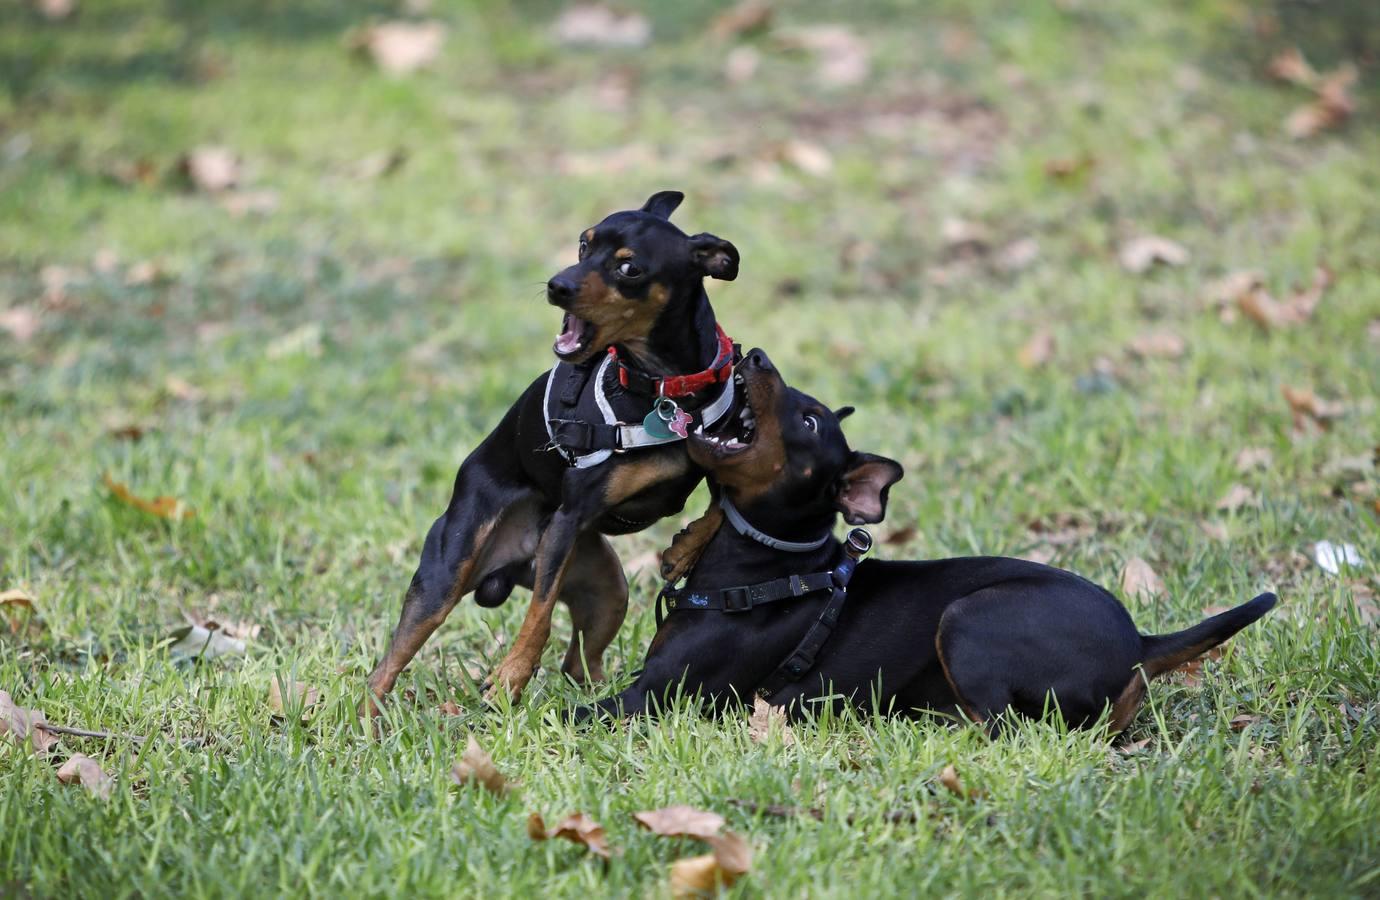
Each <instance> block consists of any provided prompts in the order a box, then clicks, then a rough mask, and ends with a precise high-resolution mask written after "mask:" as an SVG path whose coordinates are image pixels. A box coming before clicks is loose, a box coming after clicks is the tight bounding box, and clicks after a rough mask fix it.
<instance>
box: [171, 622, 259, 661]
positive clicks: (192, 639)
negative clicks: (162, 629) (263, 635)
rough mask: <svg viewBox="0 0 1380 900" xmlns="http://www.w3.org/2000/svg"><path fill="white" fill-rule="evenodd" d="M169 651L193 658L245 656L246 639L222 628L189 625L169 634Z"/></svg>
mask: <svg viewBox="0 0 1380 900" xmlns="http://www.w3.org/2000/svg"><path fill="white" fill-rule="evenodd" d="M167 641H168V652H169V653H172V654H174V655H176V656H185V657H189V658H191V659H215V658H216V657H218V656H227V655H228V656H243V655H244V651H245V645H244V641H241V640H238V639H237V638H232V637H230V636H229V635H228V634H226V633H225V632H223V631H220V630H218V629H217V630H213V629H210V628H202V627H201V626H200V625H188V626H187V627H186V628H178V629H176V630H174V631H173V633H172V634H170V635H168V637H167Z"/></svg>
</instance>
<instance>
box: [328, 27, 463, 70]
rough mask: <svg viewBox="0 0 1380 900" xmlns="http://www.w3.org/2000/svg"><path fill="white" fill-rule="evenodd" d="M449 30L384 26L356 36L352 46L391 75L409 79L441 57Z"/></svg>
mask: <svg viewBox="0 0 1380 900" xmlns="http://www.w3.org/2000/svg"><path fill="white" fill-rule="evenodd" d="M445 42H446V26H444V25H442V24H441V23H440V22H382V23H380V24H378V25H371V26H369V27H368V28H364V29H361V30H360V31H357V32H355V33H354V34H353V35H352V36H351V37H350V39H349V45H350V46H351V47H352V48H354V49H356V50H363V51H364V52H365V53H367V54H368V55H369V58H370V59H372V60H373V61H374V65H376V66H378V67H379V69H380V70H382V71H383V72H385V73H387V74H389V75H408V74H411V73H412V72H416V71H418V70H419V69H423V68H425V67H426V66H429V65H431V64H432V63H433V62H435V61H436V57H438V56H440V55H441V47H442V46H443V45H444V44H445Z"/></svg>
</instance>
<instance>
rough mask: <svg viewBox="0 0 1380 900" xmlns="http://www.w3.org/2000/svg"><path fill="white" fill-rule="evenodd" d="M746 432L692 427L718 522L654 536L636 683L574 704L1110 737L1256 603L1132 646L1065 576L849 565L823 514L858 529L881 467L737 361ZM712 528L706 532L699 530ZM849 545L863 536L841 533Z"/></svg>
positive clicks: (809, 403) (1093, 594) (762, 359)
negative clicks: (1020, 722) (649, 634)
mask: <svg viewBox="0 0 1380 900" xmlns="http://www.w3.org/2000/svg"><path fill="white" fill-rule="evenodd" d="M738 371H739V373H740V374H741V376H742V378H743V380H744V384H745V388H746V390H745V393H746V394H747V401H748V403H749V405H750V407H751V410H752V413H751V416H748V417H746V419H747V420H748V421H752V420H753V419H755V422H756V429H755V431H753V432H747V433H743V434H740V435H737V436H736V437H735V438H734V439H729V438H726V437H724V436H713V435H692V437H691V441H690V456H691V458H692V459H694V460H695V461H696V462H697V463H699V464H700V465H701V466H703V467H705V468H706V469H708V470H709V473H710V478H711V479H713V480H714V481H716V482H717V483H718V486H719V488H720V490H721V498H722V500H721V503H722V507H723V513H724V515H723V516H722V517H714V518H711V519H710V522H711V526H710V527H713V526H716V525H717V530H716V531H714V532H713V533H712V535H708V536H706V535H705V534H704V533H702V532H700V531H697V530H696V529H689V530H687V532H685V533H683V535H682V537H681V538H680V539H678V542H677V545H673V548H672V551H670V552H671V554H672V555H673V556H674V557H675V559H674V560H673V561H672V562H673V564H674V566H675V567H678V568H679V569H681V570H686V569H688V570H689V577H688V579H687V581H686V583H685V585H684V587H683V588H681V589H679V590H674V591H669V592H667V593H668V594H669V598H670V599H669V605H671V607H672V608H671V611H670V613H669V615H668V616H667V617H666V619H665V621H664V622H663V623H662V624H661V626H660V628H659V629H658V631H657V633H656V637H655V638H654V639H653V641H652V645H651V649H650V650H649V652H648V654H647V658H646V666H645V668H644V669H643V671H642V673H641V675H640V676H639V677H638V678H637V680H636V682H635V683H634V684H633V685H632V686H631V687H629V688H628V689H627V690H625V691H623V692H622V693H621V694H618V695H617V696H615V697H611V698H609V699H607V700H604V701H601V702H600V703H599V704H597V706H596V707H594V708H586V709H582V710H578V711H577V713H576V718H584V717H585V716H588V715H590V714H592V713H594V712H596V711H597V712H599V713H603V714H610V715H617V714H620V713H621V714H632V713H638V712H642V711H650V710H654V709H655V707H656V706H657V705H658V704H659V702H660V701H661V700H662V699H663V698H664V697H665V696H666V695H667V694H668V693H673V692H675V691H677V690H684V691H685V692H687V693H689V694H699V695H701V696H704V697H707V698H708V699H710V700H711V701H713V703H714V704H715V706H716V708H718V709H723V708H724V707H726V706H728V705H731V704H734V703H736V702H738V700H739V698H749V697H751V696H753V695H754V694H761V695H764V696H766V697H767V699H768V700H769V701H770V702H771V703H773V704H777V705H784V706H786V707H788V708H789V709H790V710H791V711H793V712H799V711H800V710H801V709H802V708H804V707H807V706H808V705H809V701H811V700H817V699H818V698H830V701H829V702H833V703H835V704H842V703H844V702H851V703H853V704H855V705H856V706H858V707H860V708H862V709H863V710H865V711H869V710H872V709H880V710H882V711H892V712H896V713H902V714H911V713H915V712H917V711H922V710H925V711H933V712H941V713H955V714H956V713H958V712H959V711H962V713H964V714H965V715H967V716H968V717H969V718H970V719H972V720H974V721H977V722H986V723H993V724H995V722H994V720H995V717H997V716H999V715H1000V714H1002V713H1003V712H1005V711H1006V710H1008V709H1011V710H1015V711H1016V712H1017V713H1020V714H1022V715H1025V716H1030V717H1039V716H1041V715H1042V714H1044V713H1045V712H1046V711H1047V710H1057V712H1058V714H1059V715H1061V716H1062V717H1063V718H1064V720H1065V721H1066V722H1067V723H1068V724H1069V725H1071V726H1084V725H1089V724H1092V723H1093V722H1095V721H1097V720H1098V719H1099V717H1100V716H1102V714H1103V713H1104V711H1107V710H1108V708H1109V707H1110V715H1109V721H1110V727H1111V728H1112V729H1113V730H1120V729H1123V728H1125V727H1126V725H1127V724H1128V723H1129V722H1130V721H1131V718H1132V716H1133V715H1134V714H1135V712H1136V709H1137V708H1138V707H1139V705H1140V703H1141V701H1142V699H1143V698H1144V696H1145V687H1146V682H1147V681H1148V680H1149V679H1151V678H1154V677H1155V676H1157V675H1160V674H1163V673H1165V672H1167V671H1169V670H1170V669H1173V668H1175V667H1176V666H1179V665H1181V664H1182V663H1184V662H1186V661H1188V660H1190V659H1193V658H1194V657H1197V656H1199V655H1201V654H1202V653H1205V652H1206V651H1208V650H1210V649H1211V648H1213V647H1215V646H1217V645H1218V644H1220V643H1222V642H1223V641H1225V640H1226V639H1227V638H1229V637H1231V636H1232V635H1233V634H1235V633H1236V632H1238V631H1240V630H1241V629H1242V628H1244V627H1246V626H1247V625H1249V624H1251V623H1252V622H1254V621H1255V620H1256V619H1259V618H1260V617H1261V616H1263V615H1264V614H1265V613H1266V612H1268V611H1269V610H1270V609H1271V608H1272V607H1273V606H1274V605H1275V596H1274V595H1273V594H1261V595H1260V596H1259V597H1256V598H1255V599H1254V600H1252V601H1250V602H1249V603H1246V604H1244V605H1242V606H1239V607H1236V608H1235V609H1232V610H1229V611H1227V612H1224V613H1222V614H1220V615H1216V616H1213V617H1212V618H1210V619H1207V620H1206V621H1204V622H1201V623H1199V624H1197V625H1195V626H1193V627H1192V628H1188V629H1186V630H1184V631H1179V632H1175V633H1173V634H1166V635H1142V634H1140V633H1139V632H1138V631H1137V630H1136V627H1135V625H1134V623H1132V621H1131V617H1130V615H1129V614H1128V613H1127V611H1126V609H1125V607H1123V606H1122V605H1121V603H1119V602H1118V601H1117V599H1116V598H1115V597H1113V596H1112V595H1111V594H1110V593H1108V592H1107V591H1105V590H1103V589H1102V588H1100V587H1098V586H1097V585H1095V584H1093V583H1092V582H1090V581H1086V580H1085V579H1083V578H1080V577H1079V576H1077V575H1074V574H1072V573H1070V572H1065V571H1062V570H1060V569H1054V568H1050V567H1049V566H1043V565H1039V564H1038V563H1033V562H1027V561H1024V560H1019V559H1004V558H1000V557H971V558H962V559H942V560H934V561H925V562H874V561H868V562H863V563H861V564H856V563H855V562H854V558H855V555H854V554H849V553H846V552H845V548H844V546H843V545H842V544H841V543H840V542H839V541H838V540H836V539H835V538H834V537H833V533H832V532H833V526H834V523H835V520H836V517H837V516H838V514H839V513H842V514H843V516H844V518H845V519H846V520H847V521H848V522H850V523H852V524H855V525H856V524H863V523H868V522H878V521H880V520H881V519H882V516H883V514H884V513H885V511H886V503H887V491H888V489H889V487H890V486H891V485H892V484H893V483H895V482H896V481H898V480H900V478H901V466H900V465H899V464H898V463H896V462H894V461H892V460H889V459H886V458H884V457H880V456H873V455H870V454H866V453H857V452H854V451H852V450H850V449H849V447H848V443H847V441H846V440H845V439H844V436H843V432H842V430H841V429H840V427H839V419H840V418H841V416H842V415H847V413H848V412H851V409H845V410H840V414H838V415H836V414H835V413H833V412H831V411H830V410H829V409H828V408H826V407H825V406H823V405H822V404H820V403H819V402H818V401H816V400H814V399H813V398H811V397H808V396H806V395H805V394H802V393H800V392H799V391H796V390H793V389H791V388H788V387H787V386H786V385H785V383H784V382H783V381H782V379H781V376H780V375H779V374H778V373H777V372H776V371H775V370H774V369H773V367H772V365H771V363H770V362H769V361H768V359H767V357H766V355H765V354H763V353H762V352H761V351H760V350H754V351H752V352H751V353H749V354H748V355H747V357H746V358H745V359H744V360H743V362H742V364H741V365H740V366H739V369H738ZM720 520H722V524H719V522H720ZM850 540H851V541H853V542H856V543H857V544H858V545H859V546H858V548H857V549H859V550H863V551H865V549H866V546H868V545H870V542H871V541H870V538H866V535H865V533H862V532H861V530H860V529H856V530H855V532H854V533H853V534H851V535H850Z"/></svg>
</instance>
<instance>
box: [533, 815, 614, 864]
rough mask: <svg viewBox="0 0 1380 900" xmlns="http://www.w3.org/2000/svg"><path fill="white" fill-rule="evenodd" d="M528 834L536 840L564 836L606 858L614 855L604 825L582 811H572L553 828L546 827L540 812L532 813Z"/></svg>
mask: <svg viewBox="0 0 1380 900" xmlns="http://www.w3.org/2000/svg"><path fill="white" fill-rule="evenodd" d="M527 836H528V837H530V838H531V839H532V840H534V841H545V840H549V839H551V838H564V839H565V840H567V841H570V842H572V843H575V844H580V845H581V846H584V847H587V848H589V852H590V853H593V854H595V855H596V856H602V857H603V858H604V859H608V858H609V857H611V856H612V855H613V850H612V849H611V848H610V847H609V843H608V837H607V835H605V834H604V826H602V825H600V824H599V823H598V822H596V821H594V820H593V819H591V818H590V817H589V816H587V815H585V814H584V813H582V812H574V813H571V814H570V815H568V816H566V817H565V818H564V819H562V820H561V821H559V822H557V823H556V824H555V825H554V826H552V827H551V828H547V827H546V822H545V821H544V820H543V819H542V817H541V814H540V813H532V814H531V815H529V816H528V817H527Z"/></svg>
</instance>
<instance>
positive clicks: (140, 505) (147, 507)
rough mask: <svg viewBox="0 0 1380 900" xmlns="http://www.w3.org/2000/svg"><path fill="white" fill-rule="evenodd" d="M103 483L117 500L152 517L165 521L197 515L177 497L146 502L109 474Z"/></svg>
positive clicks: (102, 477)
mask: <svg viewBox="0 0 1380 900" xmlns="http://www.w3.org/2000/svg"><path fill="white" fill-rule="evenodd" d="M101 481H102V482H104V484H105V486H106V488H107V489H108V490H109V491H110V493H111V495H112V496H114V497H115V499H117V500H119V501H120V502H122V503H125V504H126V505H128V506H132V507H134V508H135V509H138V510H142V511H143V512H146V513H149V514H150V515H154V516H158V517H160V518H163V519H190V518H192V517H193V516H195V515H196V511H195V510H193V509H191V508H190V507H188V506H186V505H184V504H183V502H182V501H181V500H178V499H177V498H176V497H154V498H153V499H152V500H145V499H144V498H142V497H138V496H135V494H134V493H133V492H132V491H130V489H129V488H128V487H126V486H125V485H123V484H121V483H120V482H118V481H116V480H114V479H113V478H111V477H110V473H108V472H107V473H106V474H105V475H103V476H101Z"/></svg>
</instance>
